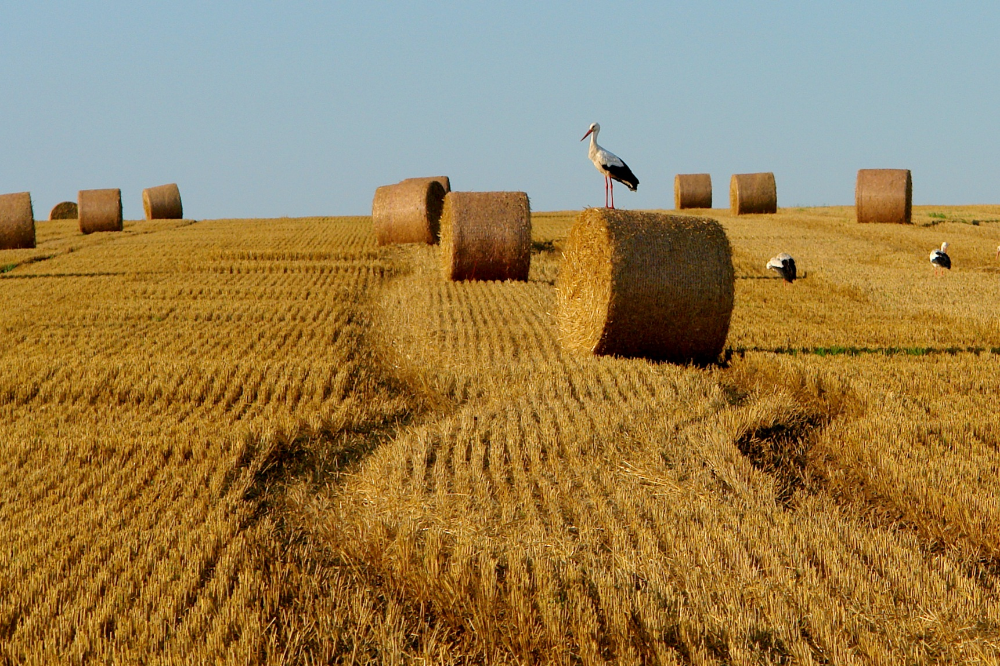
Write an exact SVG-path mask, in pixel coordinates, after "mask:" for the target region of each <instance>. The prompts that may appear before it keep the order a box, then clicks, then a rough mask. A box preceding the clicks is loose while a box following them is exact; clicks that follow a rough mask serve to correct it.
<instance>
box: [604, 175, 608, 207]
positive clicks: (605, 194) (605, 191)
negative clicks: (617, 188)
mask: <svg viewBox="0 0 1000 666" xmlns="http://www.w3.org/2000/svg"><path fill="white" fill-rule="evenodd" d="M604 207H605V208H607V207H608V177H607V176H604Z"/></svg>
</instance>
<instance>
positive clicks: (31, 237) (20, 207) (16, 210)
mask: <svg viewBox="0 0 1000 666" xmlns="http://www.w3.org/2000/svg"><path fill="white" fill-rule="evenodd" d="M31 247H35V211H34V209H33V208H32V207H31V193H29V192H18V193H17V194H2V195H0V250H18V249H22V248H31Z"/></svg>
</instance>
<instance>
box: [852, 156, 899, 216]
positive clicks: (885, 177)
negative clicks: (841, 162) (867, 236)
mask: <svg viewBox="0 0 1000 666" xmlns="http://www.w3.org/2000/svg"><path fill="white" fill-rule="evenodd" d="M854 209H855V212H856V213H857V216H858V222H882V223H890V224H910V221H911V214H912V211H913V179H912V178H911V176H910V170H909V169H858V181H857V185H856V186H855V188H854Z"/></svg>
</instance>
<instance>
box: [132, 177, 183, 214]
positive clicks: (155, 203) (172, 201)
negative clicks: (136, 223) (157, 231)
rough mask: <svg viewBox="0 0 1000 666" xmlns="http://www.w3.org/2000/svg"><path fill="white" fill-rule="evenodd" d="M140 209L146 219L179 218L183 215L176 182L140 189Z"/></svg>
mask: <svg viewBox="0 0 1000 666" xmlns="http://www.w3.org/2000/svg"><path fill="white" fill-rule="evenodd" d="M142 210H143V212H145V213H146V219H147V220H179V219H181V218H183V217H184V208H183V207H182V206H181V190H180V188H178V187H177V183H170V184H169V185H160V186H158V187H147V188H146V189H144V190H143V191H142Z"/></svg>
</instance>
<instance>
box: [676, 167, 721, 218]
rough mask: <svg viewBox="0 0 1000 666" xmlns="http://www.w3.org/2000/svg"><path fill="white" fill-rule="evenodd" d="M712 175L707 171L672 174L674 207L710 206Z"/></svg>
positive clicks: (679, 208) (678, 208)
mask: <svg viewBox="0 0 1000 666" xmlns="http://www.w3.org/2000/svg"><path fill="white" fill-rule="evenodd" d="M711 207H712V176H711V175H709V174H707V173H679V174H677V175H676V176H674V208H676V209H677V210H681V209H683V208H711Z"/></svg>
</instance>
